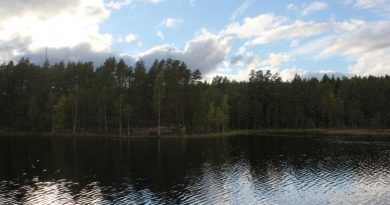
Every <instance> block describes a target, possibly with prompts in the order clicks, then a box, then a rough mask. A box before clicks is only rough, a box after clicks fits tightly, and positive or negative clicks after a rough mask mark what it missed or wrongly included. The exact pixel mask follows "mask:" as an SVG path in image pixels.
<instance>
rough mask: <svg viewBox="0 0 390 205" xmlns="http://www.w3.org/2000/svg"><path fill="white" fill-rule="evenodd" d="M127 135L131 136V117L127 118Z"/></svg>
mask: <svg viewBox="0 0 390 205" xmlns="http://www.w3.org/2000/svg"><path fill="white" fill-rule="evenodd" d="M127 136H130V119H129V118H127Z"/></svg>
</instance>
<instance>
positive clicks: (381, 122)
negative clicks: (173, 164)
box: [0, 58, 390, 136]
mask: <svg viewBox="0 0 390 205" xmlns="http://www.w3.org/2000/svg"><path fill="white" fill-rule="evenodd" d="M0 92H1V93H0V135H5V134H6V133H14V134H17V133H18V134H20V135H37V134H39V133H40V135H59V136H60V135H69V136H70V135H75V136H92V135H99V136H100V135H102V136H103V135H104V136H155V135H158V133H159V132H161V135H191V136H192V135H194V136H195V135H197V133H208V134H210V133H211V135H219V134H218V133H224V132H225V131H228V130H230V131H229V132H227V133H225V135H226V134H228V133H234V132H236V133H238V134H239V133H240V132H245V133H246V132H248V130H253V131H254V132H256V131H258V130H259V132H262V131H263V132H264V130H268V131H271V130H274V131H277V130H279V131H280V132H285V131H289V132H295V131H302V130H305V132H306V131H308V130H317V131H319V132H321V133H327V134H343V133H344V134H348V133H355V134H359V133H365V134H370V133H376V134H381V135H388V133H389V130H386V129H388V128H390V77H389V76H388V75H386V76H382V77H374V76H368V77H359V76H355V77H352V78H346V77H342V78H334V77H329V76H327V75H324V76H323V78H322V79H316V78H311V79H301V78H300V77H299V76H295V78H294V79H293V80H292V81H290V82H284V81H282V80H281V78H280V77H279V75H278V74H277V73H275V74H272V73H271V72H270V71H252V72H251V73H250V76H249V80H248V81H243V82H236V81H231V80H229V79H227V78H226V77H221V76H215V77H214V78H213V80H212V82H204V81H202V76H201V73H200V71H199V70H197V69H196V70H195V69H193V68H192V69H190V68H188V67H187V65H186V64H185V63H184V62H182V61H180V60H173V59H166V60H155V61H154V63H153V64H152V66H151V67H150V68H147V67H146V66H145V63H144V61H142V60H140V61H137V62H136V63H135V64H134V65H127V64H126V63H125V62H124V61H123V60H119V61H117V60H116V59H115V58H108V59H107V60H106V61H105V63H104V64H103V65H101V66H99V67H97V68H95V67H94V66H93V64H92V62H77V63H76V62H68V63H64V62H60V63H56V64H53V65H50V64H49V62H48V61H46V62H45V63H44V65H42V66H39V65H35V64H33V63H31V62H30V61H29V60H28V59H23V58H22V59H20V60H19V61H18V62H17V63H16V64H15V63H14V62H12V61H11V62H9V63H7V64H2V65H0ZM160 122H161V123H160ZM159 124H161V127H160V128H161V129H158V128H156V127H158V125H159ZM235 130H236V131H235ZM34 133H35V134H34ZM221 135H222V134H221Z"/></svg>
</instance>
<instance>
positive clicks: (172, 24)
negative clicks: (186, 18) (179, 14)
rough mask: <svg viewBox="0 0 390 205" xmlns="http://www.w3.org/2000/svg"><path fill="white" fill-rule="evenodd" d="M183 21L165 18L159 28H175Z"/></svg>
mask: <svg viewBox="0 0 390 205" xmlns="http://www.w3.org/2000/svg"><path fill="white" fill-rule="evenodd" d="M182 22H183V20H181V19H177V18H166V19H164V20H163V21H162V22H161V23H160V25H161V26H166V27H176V26H178V25H179V24H180V23H182Z"/></svg>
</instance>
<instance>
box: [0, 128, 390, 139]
mask: <svg viewBox="0 0 390 205" xmlns="http://www.w3.org/2000/svg"><path fill="white" fill-rule="evenodd" d="M270 134H272V135H275V134H276V135H286V134H288V135H298V134H301V135H308V134H312V135H327V136H390V129H337V128H330V129H252V130H229V131H226V132H214V133H194V134H170V135H161V136H145V135H142V134H139V133H131V134H130V135H129V136H127V135H122V136H119V135H115V134H108V135H106V134H99V133H79V134H76V135H73V134H72V133H54V134H53V133H39V132H6V131H0V137H10V136H12V137H72V138H73V137H75V138H90V137H99V138H171V137H190V138H195V137H229V136H236V135H270Z"/></svg>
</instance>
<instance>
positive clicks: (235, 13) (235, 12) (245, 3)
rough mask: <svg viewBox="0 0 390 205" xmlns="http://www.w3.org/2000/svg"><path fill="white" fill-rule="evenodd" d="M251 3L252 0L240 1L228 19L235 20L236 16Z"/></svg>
mask: <svg viewBox="0 0 390 205" xmlns="http://www.w3.org/2000/svg"><path fill="white" fill-rule="evenodd" d="M253 3H254V0H245V1H244V3H242V4H241V5H240V6H239V7H238V8H237V9H236V10H234V11H233V13H232V15H231V16H230V20H231V21H234V20H236V19H237V17H239V16H241V15H242V14H244V13H245V12H246V11H247V10H248V9H249V8H250V6H251V5H252V4H253Z"/></svg>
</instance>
